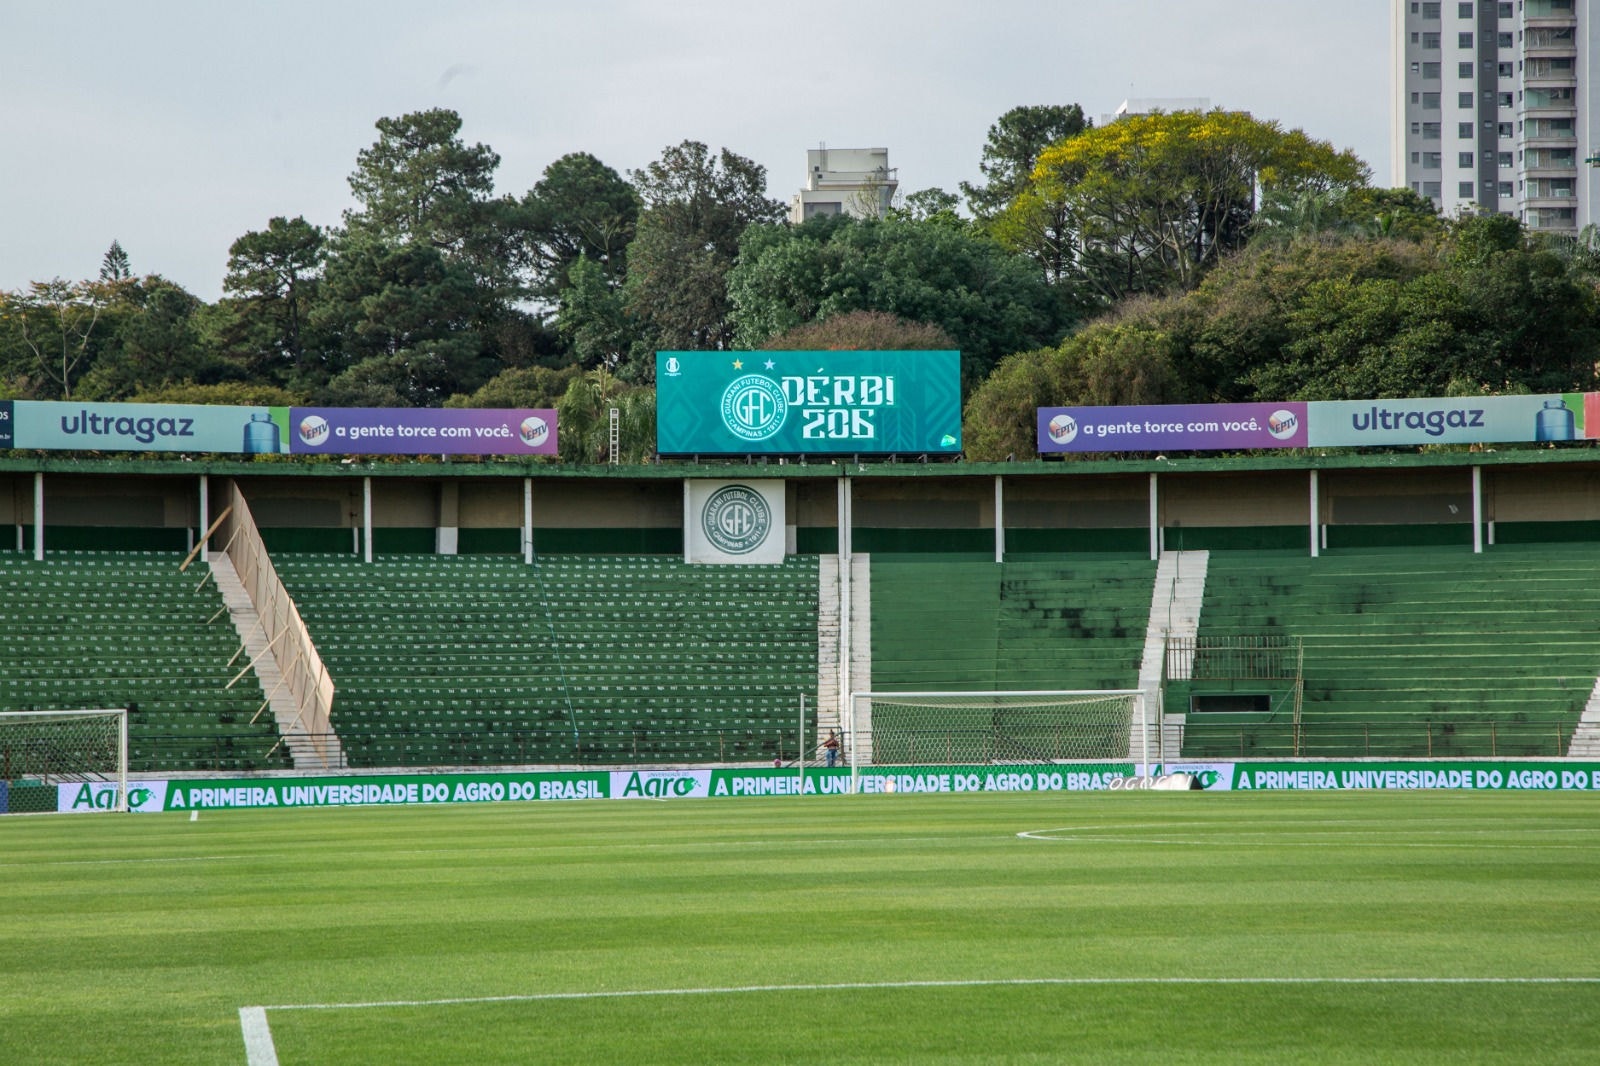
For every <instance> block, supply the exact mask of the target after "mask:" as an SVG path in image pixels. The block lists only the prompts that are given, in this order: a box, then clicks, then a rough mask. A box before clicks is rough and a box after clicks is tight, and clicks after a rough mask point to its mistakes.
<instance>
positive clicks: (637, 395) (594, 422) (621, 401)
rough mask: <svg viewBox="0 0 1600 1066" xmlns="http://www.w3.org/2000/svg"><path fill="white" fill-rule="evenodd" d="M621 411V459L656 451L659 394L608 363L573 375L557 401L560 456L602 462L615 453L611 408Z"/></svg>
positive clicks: (639, 458)
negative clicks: (615, 371) (629, 379)
mask: <svg viewBox="0 0 1600 1066" xmlns="http://www.w3.org/2000/svg"><path fill="white" fill-rule="evenodd" d="M613 408H615V409H616V411H617V422H618V431H619V433H618V436H619V438H620V439H619V440H618V442H617V444H618V448H619V451H620V453H621V454H619V455H618V461H619V462H624V463H638V462H643V461H644V460H646V459H648V458H649V457H650V455H651V454H653V453H654V451H655V442H656V393H655V390H654V389H651V388H645V387H642V386H638V385H630V384H628V383H627V382H625V381H622V380H621V379H619V378H617V377H616V376H615V375H613V374H610V373H608V372H607V371H606V370H605V369H604V368H600V369H597V370H590V371H588V372H586V373H585V374H583V375H582V376H581V377H577V378H574V379H573V380H572V382H571V383H570V384H569V385H568V386H567V391H566V394H565V395H563V396H562V397H561V400H560V402H559V403H557V404H556V420H557V425H558V426H559V427H560V432H559V443H558V445H557V446H558V447H559V448H560V455H561V460H562V461H563V462H567V463H603V462H607V461H608V460H609V458H610V456H609V455H608V454H607V453H608V452H609V450H610V442H611V411H612V409H613Z"/></svg>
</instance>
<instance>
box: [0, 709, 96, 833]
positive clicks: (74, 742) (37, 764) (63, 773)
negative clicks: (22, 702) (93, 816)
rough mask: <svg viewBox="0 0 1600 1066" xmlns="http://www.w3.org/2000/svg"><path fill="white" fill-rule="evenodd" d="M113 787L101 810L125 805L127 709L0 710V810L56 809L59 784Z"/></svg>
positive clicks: (15, 811)
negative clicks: (90, 784) (109, 799)
mask: <svg viewBox="0 0 1600 1066" xmlns="http://www.w3.org/2000/svg"><path fill="white" fill-rule="evenodd" d="M86 782H104V783H106V784H111V785H113V786H114V787H115V791H114V792H113V794H112V800H111V802H110V803H109V804H108V805H107V806H106V807H105V808H101V809H105V810H118V811H125V810H127V809H128V712H127V711H126V710H121V709H117V710H91V711H0V812H9V813H25V812H35V811H53V810H56V795H57V791H58V788H59V786H61V785H63V784H69V785H70V784H80V783H86Z"/></svg>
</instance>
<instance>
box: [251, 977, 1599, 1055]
mask: <svg viewBox="0 0 1600 1066" xmlns="http://www.w3.org/2000/svg"><path fill="white" fill-rule="evenodd" d="M1040 985H1046V986H1061V987H1071V986H1078V987H1095V986H1117V985H1124V986H1126V985H1312V986H1314V985H1328V986H1337V985H1413V986H1416V985H1424V986H1425V985H1600V977H1013V978H994V979H978V980H966V981H845V982H839V983H836V984H796V985H730V986H723V987H713V988H639V989H629V990H619V991H612V992H535V993H528V994H524V995H508V996H455V997H451V998H448V999H394V1000H376V1001H373V1002H352V1003H281V1004H277V1005H274V1006H267V1007H240V1008H239V1027H240V1029H241V1030H242V1031H243V1034H244V1048H245V1059H246V1062H247V1063H248V1066H278V1052H277V1049H276V1048H275V1047H274V1046H273V1043H272V1030H271V1028H270V1027H269V1026H268V1024H267V1011H269V1010H275V1011H290V1010H295V1011H333V1010H371V1009H382V1008H385V1007H390V1008H405V1007H456V1006H470V1005H474V1004H485V1003H548V1002H559V1001H571V1000H594V999H644V998H647V997H666V996H741V995H760V994H770V993H774V992H860V991H874V990H891V989H907V988H998V987H1025V986H1040Z"/></svg>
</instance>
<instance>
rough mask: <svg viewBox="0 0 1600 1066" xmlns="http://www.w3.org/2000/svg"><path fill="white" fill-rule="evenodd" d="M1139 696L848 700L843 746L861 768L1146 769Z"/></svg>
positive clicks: (1098, 692)
mask: <svg viewBox="0 0 1600 1066" xmlns="http://www.w3.org/2000/svg"><path fill="white" fill-rule="evenodd" d="M1148 703H1149V701H1147V700H1146V699H1145V697H1144V693H1143V692H1142V691H1141V690H1139V689H1059V690H1049V689H1047V690H1040V691H1018V690H1001V691H990V692H952V691H949V690H946V691H940V692H852V693H851V694H850V704H849V708H848V715H847V718H846V720H845V723H844V726H845V743H846V745H847V748H848V757H849V763H850V768H851V773H852V775H855V774H856V773H858V772H859V770H860V768H861V767H862V766H873V765H879V766H883V765H891V766H906V765H935V766H941V765H942V766H973V765H984V764H991V763H1000V764H1012V763H1057V762H1079V761H1113V762H1128V761H1132V762H1136V763H1138V764H1139V766H1140V768H1141V769H1140V773H1141V774H1142V773H1145V772H1147V771H1146V769H1145V768H1146V767H1148V766H1149V763H1150V741H1151V736H1150V721H1149V719H1148V717H1147V715H1148Z"/></svg>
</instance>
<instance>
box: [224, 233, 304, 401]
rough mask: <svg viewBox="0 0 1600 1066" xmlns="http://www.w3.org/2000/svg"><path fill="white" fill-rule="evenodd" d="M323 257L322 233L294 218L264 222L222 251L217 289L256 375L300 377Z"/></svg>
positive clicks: (281, 378) (294, 378) (286, 378)
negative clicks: (230, 300) (226, 296)
mask: <svg viewBox="0 0 1600 1066" xmlns="http://www.w3.org/2000/svg"><path fill="white" fill-rule="evenodd" d="M326 256H327V241H326V237H325V236H324V234H323V232H322V230H321V229H320V228H318V227H316V226H313V225H311V224H310V223H309V222H307V221H306V220H305V219H304V218H303V217H300V216H296V217H295V218H292V219H285V218H282V217H277V218H272V219H269V220H268V222H267V228H266V229H265V230H253V231H251V232H249V233H246V234H245V235H244V236H243V237H240V238H239V239H238V240H236V241H234V242H233V244H232V245H231V246H230V247H229V248H228V272H227V275H226V276H225V277H224V278H223V279H222V288H223V291H224V292H227V293H230V294H231V295H233V296H234V297H235V298H236V301H237V302H236V303H235V305H234V307H235V309H236V311H237V315H238V322H239V330H238V333H239V334H240V339H241V341H242V342H243V344H244V345H245V347H246V348H247V349H248V350H249V353H250V356H251V360H252V363H253V368H254V369H255V370H256V371H257V372H261V371H265V372H266V373H267V374H268V375H269V376H270V377H272V378H274V379H275V380H279V381H289V380H300V379H302V378H303V377H304V376H305V374H306V372H307V370H308V369H309V368H308V367H307V365H306V363H307V357H306V350H305V326H306V317H307V314H308V313H309V311H310V308H311V305H312V303H313V302H314V301H315V299H316V293H317V284H318V281H319V279H320V276H321V272H322V265H323V262H324V260H325V259H326Z"/></svg>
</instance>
